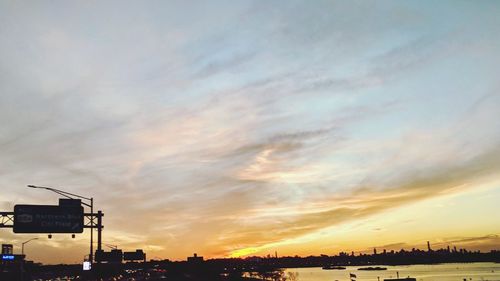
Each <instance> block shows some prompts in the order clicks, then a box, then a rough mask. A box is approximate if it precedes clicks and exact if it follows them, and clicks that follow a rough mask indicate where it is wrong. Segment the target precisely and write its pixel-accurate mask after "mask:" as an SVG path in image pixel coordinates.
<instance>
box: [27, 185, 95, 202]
mask: <svg viewBox="0 0 500 281" xmlns="http://www.w3.org/2000/svg"><path fill="white" fill-rule="evenodd" d="M28 187H31V188H42V189H46V190H50V191H52V192H55V193H57V194H59V195H62V196H64V197H66V198H69V199H74V198H72V197H71V196H73V197H77V198H80V199H85V200H89V201H90V200H91V198H88V197H85V196H81V195H78V194H74V193H71V192H67V191H62V190H59V189H55V188H52V187H46V186H37V185H31V184H30V185H28Z"/></svg>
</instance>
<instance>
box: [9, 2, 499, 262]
mask: <svg viewBox="0 0 500 281" xmlns="http://www.w3.org/2000/svg"><path fill="white" fill-rule="evenodd" d="M499 14H500V2H498V1H320V0H318V1H10V0H0V38H1V39H0V40H1V44H0V208H1V210H2V211H12V210H13V207H14V205H16V204H57V200H58V196H57V195H56V194H54V193H51V192H48V191H44V190H35V189H30V188H28V187H27V185H28V184H34V185H41V186H49V187H54V188H59V189H63V190H65V191H68V192H72V193H76V194H80V195H84V196H88V197H93V198H94V200H95V206H96V209H99V210H102V211H103V212H104V214H105V216H104V218H103V223H104V231H103V241H104V243H106V244H110V245H117V246H119V248H122V249H123V250H135V249H139V248H140V249H144V250H145V251H146V252H147V255H148V258H155V259H166V258H168V259H171V260H181V259H185V257H186V256H188V255H192V254H193V253H198V254H199V255H202V256H204V257H206V258H214V257H238V256H243V257H244V256H248V255H267V254H269V253H274V252H275V251H277V252H278V255H280V256H281V255H312V254H330V255H333V254H337V253H338V252H340V251H348V252H350V251H355V252H364V251H370V252H371V251H372V250H373V248H374V247H376V248H379V249H382V248H386V249H396V250H399V249H401V248H405V249H411V248H412V247H417V248H422V249H425V248H426V241H430V242H431V245H432V246H433V247H446V246H447V245H451V246H458V247H467V248H468V249H475V250H482V251H489V250H491V249H500V236H499V235H500V221H499V220H498V213H500V206H499V205H498V202H499V201H500V173H499V172H500V126H499V121H498V120H500V80H499V79H498V74H499V73H500V56H499V55H498V54H499V53H500V17H498V15H499ZM33 237H38V238H39V239H38V240H35V241H32V242H30V244H28V245H26V249H25V252H26V254H27V255H28V259H32V260H35V261H39V262H43V263H61V262H64V263H73V262H75V263H76V262H81V261H82V260H83V258H84V256H85V255H87V254H88V248H89V231H88V230H87V231H85V232H84V233H83V234H78V235H77V236H76V238H74V239H72V238H71V236H70V235H69V234H60V235H54V237H53V238H52V239H48V238H47V235H31V234H14V233H13V232H12V230H11V229H0V242H2V243H13V244H14V245H15V251H16V252H20V244H21V242H23V241H25V240H27V239H30V238H33Z"/></svg>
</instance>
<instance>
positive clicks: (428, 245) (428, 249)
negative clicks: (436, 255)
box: [427, 241, 432, 252]
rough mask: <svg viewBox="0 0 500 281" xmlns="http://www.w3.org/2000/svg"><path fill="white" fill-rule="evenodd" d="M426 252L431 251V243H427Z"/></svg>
mask: <svg viewBox="0 0 500 281" xmlns="http://www.w3.org/2000/svg"><path fill="white" fill-rule="evenodd" d="M427 251H428V252H430V251H432V250H431V243H430V242H429V241H427Z"/></svg>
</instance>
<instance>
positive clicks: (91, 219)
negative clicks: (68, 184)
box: [28, 184, 94, 262]
mask: <svg viewBox="0 0 500 281" xmlns="http://www.w3.org/2000/svg"><path fill="white" fill-rule="evenodd" d="M28 187H31V188H38V189H45V190H49V191H52V192H54V193H57V194H59V195H61V196H64V197H66V198H68V199H75V197H76V198H79V199H83V200H87V201H88V202H90V204H89V203H85V202H82V201H80V202H81V204H82V205H84V206H87V207H89V208H90V213H91V214H92V215H93V214H94V198H93V197H90V198H88V197H84V196H81V195H78V194H74V193H70V192H67V191H63V190H59V189H55V188H52V187H46V186H37V185H31V184H30V185H28ZM93 252H94V217H92V216H91V217H90V255H89V260H90V262H93V261H94V259H93V257H94V254H93Z"/></svg>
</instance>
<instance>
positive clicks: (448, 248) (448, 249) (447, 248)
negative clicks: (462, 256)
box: [446, 245, 450, 253]
mask: <svg viewBox="0 0 500 281" xmlns="http://www.w3.org/2000/svg"><path fill="white" fill-rule="evenodd" d="M446 250H447V251H448V253H449V252H450V245H448V247H446Z"/></svg>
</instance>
